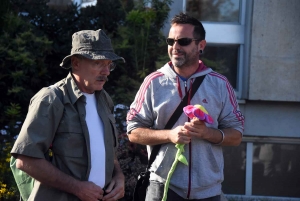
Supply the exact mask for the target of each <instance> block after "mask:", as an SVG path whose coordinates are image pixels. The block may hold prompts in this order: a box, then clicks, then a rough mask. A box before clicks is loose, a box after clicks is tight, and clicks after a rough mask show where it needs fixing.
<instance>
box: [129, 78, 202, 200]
mask: <svg viewBox="0 0 300 201" xmlns="http://www.w3.org/2000/svg"><path fill="white" fill-rule="evenodd" d="M204 78H205V75H204V76H201V77H197V78H196V80H195V82H194V83H193V85H192V94H191V99H192V97H193V96H194V94H195V92H196V91H197V89H198V88H199V86H200V85H201V83H202V81H203V80H204ZM190 90H191V89H190ZM187 94H189V93H187ZM187 99H188V96H187V95H185V96H184V98H183V99H182V101H181V102H180V104H179V105H178V107H177V108H176V110H175V112H174V113H173V115H172V116H171V118H170V119H169V121H168V123H167V124H166V126H165V129H171V128H172V127H173V125H174V123H175V122H176V121H177V119H178V118H179V117H180V115H181V114H182V111H183V107H184V106H186V105H187V104H188V100H187ZM160 147H161V145H160V144H159V145H155V146H154V147H153V149H152V151H151V154H150V159H149V161H148V164H147V168H146V171H145V172H141V173H140V174H139V176H138V179H137V182H136V184H135V187H134V192H133V201H145V198H146V192H147V188H148V185H149V178H150V171H149V168H150V166H151V164H152V163H153V161H154V159H155V157H156V155H157V154H158V151H159V149H160Z"/></svg>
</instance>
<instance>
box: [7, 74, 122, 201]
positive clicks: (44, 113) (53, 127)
mask: <svg viewBox="0 0 300 201" xmlns="http://www.w3.org/2000/svg"><path fill="white" fill-rule="evenodd" d="M55 86H56V88H57V89H58V90H54V89H53V87H45V88H42V89H41V90H40V91H39V92H38V93H37V94H36V95H35V96H34V97H33V98H32V99H31V101H30V105H29V110H28V114H27V117H26V119H25V122H24V124H23V126H22V129H21V132H20V134H19V136H18V138H17V140H16V142H15V144H14V146H13V148H12V151H11V154H12V155H13V156H15V154H22V155H26V156H30V157H35V158H45V153H46V152H47V151H48V149H49V147H51V149H52V152H53V157H52V160H51V163H52V164H53V165H54V166H56V167H57V168H58V169H60V170H61V171H62V172H64V173H66V174H68V175H71V176H73V177H74V178H76V179H78V180H82V181H87V180H88V177H89V174H90V169H91V154H90V139H89V132H88V128H87V124H86V121H85V116H86V111H85V96H84V95H83V94H82V92H81V91H80V90H79V89H78V87H77V85H76V83H75V81H74V79H73V77H72V75H71V73H70V74H69V75H68V76H67V77H66V78H65V79H63V80H61V81H59V82H57V83H56V84H55ZM55 91H58V92H59V93H58V92H55ZM95 95H96V99H97V111H98V114H99V116H100V118H101V119H102V121H103V125H104V142H105V152H106V157H105V158H106V163H105V164H106V176H105V184H106V185H107V184H109V183H110V181H111V179H112V175H113V170H114V158H115V151H116V148H117V135H118V131H117V129H116V126H115V118H114V115H113V103H112V100H111V98H110V97H109V96H108V94H107V93H106V92H105V90H101V91H96V92H95ZM99 157H101V156H99ZM49 177H51V175H49ZM28 200H29V201H31V200H36V201H47V200H49V201H50V200H51V201H53V200H55V201H71V200H72V201H75V200H79V199H78V198H77V197H75V196H74V195H71V194H69V193H65V192H62V191H60V190H57V189H55V188H51V187H49V186H46V185H43V184H41V183H40V182H38V181H35V183H34V188H33V190H32V193H31V195H30V197H29V199H28Z"/></svg>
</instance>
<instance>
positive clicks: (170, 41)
mask: <svg viewBox="0 0 300 201" xmlns="http://www.w3.org/2000/svg"><path fill="white" fill-rule="evenodd" d="M198 40H200V39H194V38H179V39H177V40H175V39H174V38H167V40H166V42H167V44H168V45H170V46H173V45H174V43H175V42H177V43H178V44H179V45H180V46H187V45H189V44H191V42H192V41H198Z"/></svg>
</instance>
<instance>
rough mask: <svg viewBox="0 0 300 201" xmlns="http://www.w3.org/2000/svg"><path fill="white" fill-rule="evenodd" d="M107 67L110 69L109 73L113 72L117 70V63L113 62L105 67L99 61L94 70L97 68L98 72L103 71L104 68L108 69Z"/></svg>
mask: <svg viewBox="0 0 300 201" xmlns="http://www.w3.org/2000/svg"><path fill="white" fill-rule="evenodd" d="M106 67H108V68H109V71H113V70H115V68H116V63H114V62H111V63H109V64H107V65H103V64H101V63H100V62H99V61H97V62H95V63H94V65H93V68H95V69H96V70H102V69H103V68H106Z"/></svg>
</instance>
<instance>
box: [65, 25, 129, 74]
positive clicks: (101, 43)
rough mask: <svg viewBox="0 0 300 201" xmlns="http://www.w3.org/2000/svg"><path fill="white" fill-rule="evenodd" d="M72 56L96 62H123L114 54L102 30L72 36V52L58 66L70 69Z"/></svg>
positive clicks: (87, 31)
mask: <svg viewBox="0 0 300 201" xmlns="http://www.w3.org/2000/svg"><path fill="white" fill-rule="evenodd" d="M74 54H78V55H82V56H84V57H86V58H88V59H93V60H96V59H97V60H98V59H107V60H112V61H115V60H123V62H125V59H124V58H123V57H120V56H118V55H116V54H115V53H114V50H113V47H112V44H111V41H110V38H109V37H108V36H107V35H106V34H105V33H104V31H103V30H102V29H98V30H96V31H94V30H82V31H78V32H76V33H74V34H73V35H72V50H71V54H70V55H68V56H66V57H65V58H64V59H63V60H62V62H61V64H60V66H61V67H62V68H65V69H68V68H70V67H71V64H70V59H71V56H72V55H74Z"/></svg>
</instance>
